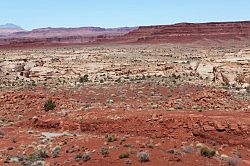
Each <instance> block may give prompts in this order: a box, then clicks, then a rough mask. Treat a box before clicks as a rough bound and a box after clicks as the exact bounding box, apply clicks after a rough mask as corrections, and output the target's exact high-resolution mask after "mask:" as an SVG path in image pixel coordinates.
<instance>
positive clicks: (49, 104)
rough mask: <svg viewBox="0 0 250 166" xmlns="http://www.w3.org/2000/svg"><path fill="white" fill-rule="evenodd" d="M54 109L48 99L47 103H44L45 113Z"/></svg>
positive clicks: (53, 104)
mask: <svg viewBox="0 0 250 166" xmlns="http://www.w3.org/2000/svg"><path fill="white" fill-rule="evenodd" d="M55 108H56V104H55V103H54V102H53V101H52V99H48V100H47V101H45V103H44V110H45V111H46V112H48V111H50V110H53V109H55Z"/></svg>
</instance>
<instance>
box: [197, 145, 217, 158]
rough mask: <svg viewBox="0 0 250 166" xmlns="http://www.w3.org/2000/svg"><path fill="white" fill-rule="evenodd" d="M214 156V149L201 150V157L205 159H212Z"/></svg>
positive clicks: (203, 148) (205, 148)
mask: <svg viewBox="0 0 250 166" xmlns="http://www.w3.org/2000/svg"><path fill="white" fill-rule="evenodd" d="M215 154H216V152H215V150H214V149H209V148H207V147H202V148H201V155H202V156H205V157H213V156H214V155H215Z"/></svg>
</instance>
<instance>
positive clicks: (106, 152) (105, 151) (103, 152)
mask: <svg viewBox="0 0 250 166" xmlns="http://www.w3.org/2000/svg"><path fill="white" fill-rule="evenodd" d="M100 152H101V154H102V155H103V156H107V155H108V154H109V149H108V148H107V147H102V148H101V150H100Z"/></svg>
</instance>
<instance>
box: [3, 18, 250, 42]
mask: <svg viewBox="0 0 250 166" xmlns="http://www.w3.org/2000/svg"><path fill="white" fill-rule="evenodd" d="M5 27H6V25H5ZM7 27H13V25H11V26H10V25H9V24H7ZM1 30H2V31H3V30H4V29H0V46H1V47H4V46H7V47H12V46H14V47H16V46H18V47H26V46H27V47H29V46H34V47H35V46H51V45H53V46H54V45H65V44H66V45H73V44H103V43H114V44H139V43H140V44H141V43H150V44H151V43H152V44H153V43H157V44H159V43H184V44H185V43H201V42H202V43H215V44H216V43H226V42H239V41H241V42H249V41H250V21H238V22H210V23H178V24H173V25H153V26H140V27H124V28H100V27H80V28H50V27H49V28H40V29H34V30H32V31H25V30H20V29H19V30H17V31H16V32H12V33H10V32H9V34H8V35H6V34H7V33H6V32H5V36H4V35H3V32H2V34H1ZM5 30H6V29H5ZM8 30H9V31H11V30H12V31H13V29H8ZM14 30H16V29H14Z"/></svg>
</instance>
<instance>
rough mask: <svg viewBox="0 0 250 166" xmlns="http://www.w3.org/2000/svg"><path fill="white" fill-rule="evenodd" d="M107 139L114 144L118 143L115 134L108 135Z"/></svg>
mask: <svg viewBox="0 0 250 166" xmlns="http://www.w3.org/2000/svg"><path fill="white" fill-rule="evenodd" d="M106 138H107V141H108V142H114V141H116V137H115V135H114V134H108V135H106Z"/></svg>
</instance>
